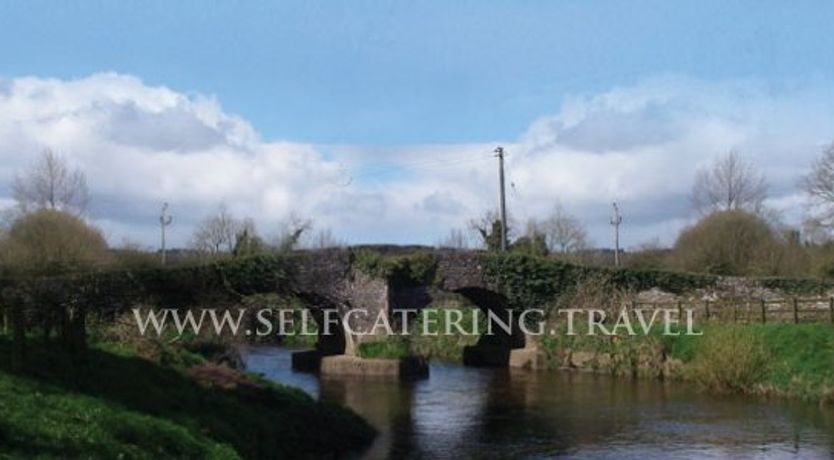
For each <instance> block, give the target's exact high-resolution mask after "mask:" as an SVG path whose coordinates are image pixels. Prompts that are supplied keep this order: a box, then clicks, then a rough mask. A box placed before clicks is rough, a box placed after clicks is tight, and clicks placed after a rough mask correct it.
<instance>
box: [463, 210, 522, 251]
mask: <svg viewBox="0 0 834 460" xmlns="http://www.w3.org/2000/svg"><path fill="white" fill-rule="evenodd" d="M467 226H468V227H469V230H470V231H472V232H473V233H474V234H475V235H477V239H478V240H479V241H480V242H481V247H483V248H486V249H488V250H490V251H493V250H494V251H497V250H498V249H500V247H501V219H500V217H499V215H498V212H496V211H493V210H488V211H486V212H484V213H483V214H482V215H481V216H480V217H478V218H475V219H470V220H469V224H468V225H467ZM514 229H515V221H514V220H513V218H512V216H507V241H508V242H510V241H512V240H513V233H514Z"/></svg>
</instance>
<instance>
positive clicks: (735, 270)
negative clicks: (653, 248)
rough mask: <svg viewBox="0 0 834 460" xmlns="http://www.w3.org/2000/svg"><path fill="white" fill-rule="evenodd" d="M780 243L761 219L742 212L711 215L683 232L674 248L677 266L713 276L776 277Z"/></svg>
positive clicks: (723, 212) (722, 212)
mask: <svg viewBox="0 0 834 460" xmlns="http://www.w3.org/2000/svg"><path fill="white" fill-rule="evenodd" d="M780 249H781V248H780V247H779V242H778V240H777V238H776V236H775V235H774V233H773V231H772V230H771V228H770V226H769V225H768V224H767V222H765V221H764V220H763V219H762V218H761V217H759V216H756V215H754V214H750V213H747V212H744V211H738V210H733V211H721V212H715V213H712V214H710V215H708V216H706V217H704V218H703V219H701V220H700V221H698V222H697V223H696V224H695V225H693V226H691V227H689V228H686V229H684V230H683V231H682V232H681V234H680V235H679V236H678V240H677V241H676V242H675V248H674V260H675V261H676V264H677V265H678V266H679V267H680V268H682V269H684V270H687V271H692V272H706V273H712V274H716V275H777V274H779V272H778V269H779V255H780V252H781V251H780Z"/></svg>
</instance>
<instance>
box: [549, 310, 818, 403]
mask: <svg viewBox="0 0 834 460" xmlns="http://www.w3.org/2000/svg"><path fill="white" fill-rule="evenodd" d="M701 329H702V331H703V334H704V335H701V336H687V335H677V336H673V335H669V336H665V335H662V334H661V331H655V332H653V333H652V334H650V335H648V336H642V335H638V336H634V337H625V336H623V337H619V338H618V339H617V340H611V339H609V338H608V337H600V336H596V337H588V336H585V335H581V333H580V335H577V336H573V337H571V336H565V335H564V334H563V333H562V334H556V335H553V336H548V335H545V336H542V337H541V338H540V348H541V349H542V351H543V352H544V353H545V355H546V356H547V358H548V364H549V365H550V367H559V366H560V365H561V364H562V363H561V361H560V359H561V356H562V355H561V354H560V352H561V351H563V350H566V349H571V350H575V351H576V350H579V351H595V352H600V353H607V354H609V355H610V356H611V357H612V366H613V367H614V368H613V369H608V370H610V371H612V372H614V373H617V372H618V371H620V370H623V369H620V368H618V367H617V366H621V365H622V364H623V363H625V364H626V365H627V361H628V360H629V359H633V358H634V357H635V356H637V355H635V353H643V354H645V353H646V352H647V351H650V350H654V351H655V352H659V353H662V354H663V355H665V356H666V357H667V359H677V360H680V361H681V362H683V363H684V365H685V369H684V371H685V372H684V373H683V375H682V377H684V378H686V379H691V380H695V381H698V382H700V383H701V384H702V385H703V386H705V387H707V388H709V389H713V390H718V391H729V392H747V393H764V394H773V395H779V396H787V397H790V398H796V399H801V400H805V401H821V400H822V401H829V400H831V399H832V397H834V327H832V326H831V325H829V324H822V323H819V324H747V325H740V324H739V325H735V324H727V325H720V324H709V325H705V326H703V327H702V328H699V330H701ZM562 332H564V331H562ZM580 332H581V331H580Z"/></svg>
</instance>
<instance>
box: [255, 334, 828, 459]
mask: <svg viewBox="0 0 834 460" xmlns="http://www.w3.org/2000/svg"><path fill="white" fill-rule="evenodd" d="M244 359H245V362H246V365H247V369H248V370H249V371H252V372H257V373H261V374H264V376H265V377H266V378H269V379H271V380H274V381H276V382H280V383H283V384H286V385H291V386H295V387H298V388H301V389H302V390H304V391H306V392H307V393H309V394H310V395H312V396H314V397H316V398H319V399H321V400H323V401H330V402H335V403H338V404H341V405H344V406H348V407H350V408H351V409H353V410H354V411H356V412H357V413H359V414H360V415H362V416H363V417H365V419H367V420H368V421H369V422H370V423H371V424H373V425H374V426H375V427H376V428H377V429H378V430H379V432H380V435H379V436H378V438H377V439H376V441H375V442H374V444H373V445H372V446H371V447H370V448H369V449H368V450H367V451H366V452H364V453H362V456H361V458H367V459H383V458H391V459H404V458H413V459H422V458H426V459H434V458H457V459H466V458H484V459H504V458H533V459H538V458H553V457H567V458H612V457H615V458H618V459H626V458H640V459H673V458H733V459H759V458H802V459H806V458H808V459H814V458H834V411H829V410H821V409H820V408H819V407H817V406H815V405H809V404H802V403H791V402H784V401H763V400H760V399H754V398H739V397H733V398H722V397H716V396H709V395H705V394H702V393H700V392H698V391H696V389H695V388H693V387H692V386H690V385H688V384H682V383H667V384H664V383H662V382H657V381H650V380H637V381H632V380H630V379H621V378H620V379H617V378H610V377H606V376H598V375H590V374H580V373H568V372H557V371H553V372H532V371H523V370H509V369H474V368H466V367H462V366H458V365H452V364H442V363H432V365H431V370H430V372H431V374H430V377H429V378H428V379H426V380H421V381H417V382H410V383H409V382H398V381H392V380H384V379H367V378H364V379H363V378H319V377H317V376H315V375H312V374H306V373H300V372H295V371H293V370H292V369H291V367H290V350H287V349H284V348H279V347H257V348H249V349H247V350H245V351H244Z"/></svg>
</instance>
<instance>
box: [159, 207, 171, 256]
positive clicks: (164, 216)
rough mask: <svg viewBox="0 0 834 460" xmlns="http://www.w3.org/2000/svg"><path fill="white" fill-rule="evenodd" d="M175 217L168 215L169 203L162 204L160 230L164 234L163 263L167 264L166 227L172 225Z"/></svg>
mask: <svg viewBox="0 0 834 460" xmlns="http://www.w3.org/2000/svg"><path fill="white" fill-rule="evenodd" d="M172 220H174V218H173V217H171V216H169V215H168V203H163V204H162V213H160V215H159V230H160V232H161V234H162V265H165V227H167V226H169V225H171V221H172Z"/></svg>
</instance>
